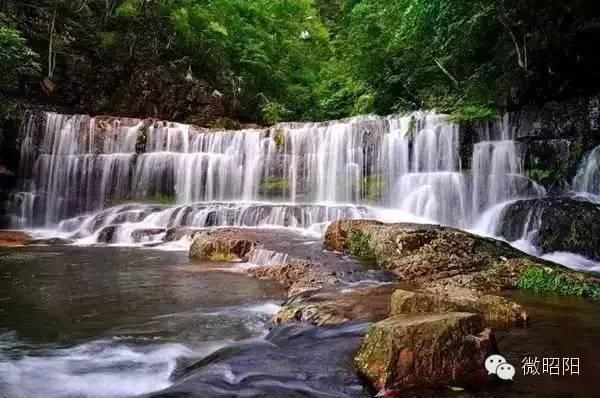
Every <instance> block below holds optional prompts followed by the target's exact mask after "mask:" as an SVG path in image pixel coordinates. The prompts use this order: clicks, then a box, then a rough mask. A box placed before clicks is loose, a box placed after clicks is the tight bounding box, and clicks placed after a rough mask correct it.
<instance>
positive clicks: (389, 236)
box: [332, 222, 539, 291]
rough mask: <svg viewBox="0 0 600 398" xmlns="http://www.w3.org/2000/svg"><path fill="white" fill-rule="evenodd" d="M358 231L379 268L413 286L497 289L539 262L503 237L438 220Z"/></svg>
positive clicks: (385, 225)
mask: <svg viewBox="0 0 600 398" xmlns="http://www.w3.org/2000/svg"><path fill="white" fill-rule="evenodd" d="M335 224H336V222H334V223H333V224H332V228H336V226H335ZM360 231H361V234H363V236H366V237H367V238H368V242H367V243H368V245H369V246H370V248H369V250H370V251H371V252H372V253H373V257H374V259H375V261H376V263H377V265H378V266H379V267H381V268H383V269H385V270H389V271H391V272H392V273H394V274H395V275H396V277H397V278H398V281H399V282H401V283H411V284H415V285H416V286H417V287H425V286H445V285H454V286H461V287H468V288H473V289H478V290H484V291H498V290H501V289H503V288H508V287H513V286H515V284H516V282H517V280H518V278H519V276H520V275H522V273H523V272H524V271H525V269H527V268H528V267H530V266H532V265H535V264H538V263H539V262H538V260H537V259H536V258H534V257H532V256H529V255H527V254H525V253H523V252H521V251H519V250H517V249H514V248H513V247H511V246H510V245H509V244H507V243H506V242H501V241H497V240H494V239H489V238H484V237H480V236H477V235H473V234H470V233H468V232H464V231H461V230H458V229H454V228H447V227H441V226H439V225H422V224H383V225H377V224H372V225H366V226H362V227H360Z"/></svg>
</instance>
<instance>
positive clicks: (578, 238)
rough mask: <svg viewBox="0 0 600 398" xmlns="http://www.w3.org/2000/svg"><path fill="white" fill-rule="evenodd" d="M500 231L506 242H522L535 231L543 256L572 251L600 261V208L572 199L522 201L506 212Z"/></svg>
mask: <svg viewBox="0 0 600 398" xmlns="http://www.w3.org/2000/svg"><path fill="white" fill-rule="evenodd" d="M501 217H502V220H503V221H502V224H501V226H500V229H499V230H498V231H496V232H497V233H498V234H500V235H501V236H503V237H505V238H506V239H508V240H510V241H513V240H517V239H521V238H522V235H523V231H533V234H532V236H531V238H532V239H533V243H534V245H536V246H537V247H540V248H541V250H542V252H543V253H549V252H556V251H569V252H575V253H579V254H581V255H584V256H586V257H590V258H593V259H596V260H600V223H599V222H598V220H600V206H598V205H597V204H593V203H589V202H585V201H578V200H573V199H568V198H543V199H529V200H519V201H516V202H514V203H511V204H510V205H508V206H507V207H506V208H505V209H504V211H503V212H502V216H501Z"/></svg>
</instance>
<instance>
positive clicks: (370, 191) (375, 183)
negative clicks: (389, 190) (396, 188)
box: [362, 176, 386, 204]
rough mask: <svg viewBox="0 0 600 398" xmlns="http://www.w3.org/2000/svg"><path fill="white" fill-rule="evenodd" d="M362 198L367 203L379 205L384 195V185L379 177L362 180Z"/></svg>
mask: <svg viewBox="0 0 600 398" xmlns="http://www.w3.org/2000/svg"><path fill="white" fill-rule="evenodd" d="M362 188H363V193H364V194H363V196H364V198H365V200H366V201H367V202H369V203H373V204H376V203H379V202H380V201H381V199H382V198H383V195H384V193H385V189H386V184H385V180H384V179H383V178H382V177H381V176H367V177H363V180H362Z"/></svg>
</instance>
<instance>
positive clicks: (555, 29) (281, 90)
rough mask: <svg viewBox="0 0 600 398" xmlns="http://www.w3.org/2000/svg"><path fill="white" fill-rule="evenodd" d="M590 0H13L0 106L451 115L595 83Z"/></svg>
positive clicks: (194, 115) (1, 13) (560, 94)
mask: <svg viewBox="0 0 600 398" xmlns="http://www.w3.org/2000/svg"><path fill="white" fill-rule="evenodd" d="M599 9H600V4H598V2H597V1H596V0H572V1H564V0H543V1H542V0H478V1H466V0H315V1H313V0H295V1H292V0H124V1H122V0H29V1H22V0H4V1H3V2H2V6H1V8H0V88H1V95H2V100H1V101H2V102H1V106H2V109H1V110H2V112H3V114H4V115H7V114H11V113H13V111H14V109H15V108H16V107H18V106H20V105H22V104H34V105H35V104H38V105H43V106H46V107H55V108H57V109H66V110H68V111H70V112H86V113H93V114H101V113H105V114H106V113H111V114H119V115H131V116H155V117H161V118H167V119H174V120H183V121H188V122H193V123H198V124H214V123H222V122H220V121H222V120H227V119H233V120H241V121H246V122H259V123H266V124H268V123H274V122H278V121H282V120H322V119H330V118H339V117H345V116H350V115H354V114H361V113H371V112H373V113H379V114H386V113H392V112H401V111H406V110H410V109H414V108H435V109H437V110H439V111H444V112H451V113H454V115H455V116H456V117H457V118H477V117H486V116H489V115H490V114H491V113H492V112H494V108H495V107H498V106H509V107H510V106H517V105H520V104H523V103H530V102H537V101H543V100H548V99H557V98H564V97H569V96H577V95H585V94H589V93H593V92H597V91H598V90H599V89H600V79H599V77H600V76H599V75H600V57H599V56H598V55H597V51H596V48H595V46H596V43H598V42H599V40H600V10H599Z"/></svg>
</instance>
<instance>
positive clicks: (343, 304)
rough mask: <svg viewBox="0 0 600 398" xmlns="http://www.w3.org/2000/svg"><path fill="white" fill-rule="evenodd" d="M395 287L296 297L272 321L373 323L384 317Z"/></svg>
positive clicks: (329, 323)
mask: <svg viewBox="0 0 600 398" xmlns="http://www.w3.org/2000/svg"><path fill="white" fill-rule="evenodd" d="M396 287H397V285H392V284H385V285H377V286H367V287H356V288H346V289H339V288H336V289H322V290H320V291H317V292H316V293H313V294H310V295H302V294H300V295H298V296H296V297H294V298H292V299H290V300H288V301H287V302H286V303H284V304H283V307H282V309H281V311H279V313H277V314H276V315H275V316H274V317H273V318H272V319H271V322H274V323H284V322H290V321H299V322H305V323H311V324H314V325H339V324H342V323H345V322H349V321H361V322H375V321H379V320H382V319H384V318H386V317H387V316H388V314H389V311H390V304H389V303H390V296H391V295H392V293H393V292H394V290H395V289H396Z"/></svg>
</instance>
